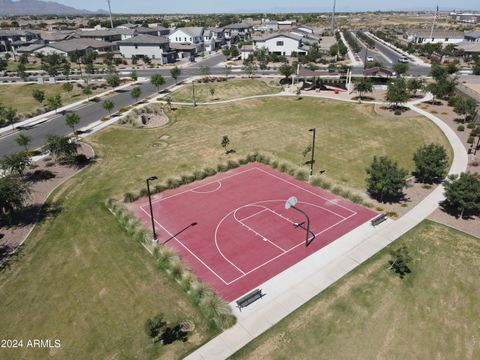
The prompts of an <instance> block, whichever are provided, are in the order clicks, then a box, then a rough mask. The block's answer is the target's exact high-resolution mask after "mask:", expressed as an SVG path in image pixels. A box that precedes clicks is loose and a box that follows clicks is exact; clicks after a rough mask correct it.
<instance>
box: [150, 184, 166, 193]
mask: <svg viewBox="0 0 480 360" xmlns="http://www.w3.org/2000/svg"><path fill="white" fill-rule="evenodd" d="M166 189H167V187H166V186H165V185H161V184H158V185H155V186H154V188H153V192H154V193H155V194H158V193H161V192H162V191H165V190H166Z"/></svg>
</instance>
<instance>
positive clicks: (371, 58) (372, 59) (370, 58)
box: [367, 56, 375, 62]
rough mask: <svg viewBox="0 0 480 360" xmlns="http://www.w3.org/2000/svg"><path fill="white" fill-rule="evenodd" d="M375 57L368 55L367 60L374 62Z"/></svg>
mask: <svg viewBox="0 0 480 360" xmlns="http://www.w3.org/2000/svg"><path fill="white" fill-rule="evenodd" d="M374 61H375V59H374V58H373V56H367V62H374Z"/></svg>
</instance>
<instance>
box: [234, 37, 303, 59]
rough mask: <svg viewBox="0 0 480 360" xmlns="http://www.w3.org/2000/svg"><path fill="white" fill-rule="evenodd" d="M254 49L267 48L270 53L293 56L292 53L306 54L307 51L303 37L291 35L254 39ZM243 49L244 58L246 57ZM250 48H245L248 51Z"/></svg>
mask: <svg viewBox="0 0 480 360" xmlns="http://www.w3.org/2000/svg"><path fill="white" fill-rule="evenodd" d="M252 40H253V49H260V48H266V49H267V50H268V52H269V53H273V54H277V55H284V56H292V53H297V54H306V53H307V49H306V48H305V47H304V44H303V41H302V37H301V36H298V35H294V34H290V33H279V34H271V35H267V36H264V37H260V38H253V39H252ZM243 49H244V48H242V49H241V50H242V57H244V56H246V57H248V54H245V55H244V51H243ZM248 49H249V47H245V50H246V51H248Z"/></svg>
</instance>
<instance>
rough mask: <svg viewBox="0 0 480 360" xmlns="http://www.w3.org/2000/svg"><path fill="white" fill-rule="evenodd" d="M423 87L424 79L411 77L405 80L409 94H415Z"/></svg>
mask: <svg viewBox="0 0 480 360" xmlns="http://www.w3.org/2000/svg"><path fill="white" fill-rule="evenodd" d="M424 87H425V81H423V80H422V79H417V78H412V79H408V81H407V89H408V92H409V93H410V96H415V95H417V92H418V91H420V90H422V89H423V88H424Z"/></svg>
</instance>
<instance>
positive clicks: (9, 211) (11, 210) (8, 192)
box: [0, 175, 30, 224]
mask: <svg viewBox="0 0 480 360" xmlns="http://www.w3.org/2000/svg"><path fill="white" fill-rule="evenodd" d="M29 196H30V183H29V182H25V181H22V180H21V179H19V178H18V177H16V176H12V175H7V176H3V177H1V178H0V212H1V218H2V222H3V223H6V224H11V223H12V220H13V218H14V215H15V213H16V212H17V211H18V210H21V209H22V208H23V207H24V206H25V202H26V201H27V199H28V198H29Z"/></svg>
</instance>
